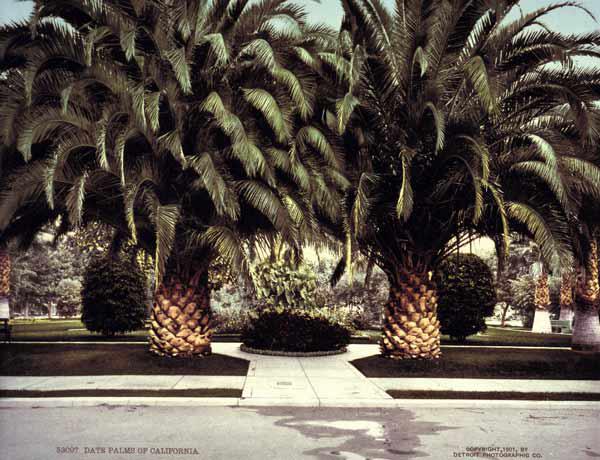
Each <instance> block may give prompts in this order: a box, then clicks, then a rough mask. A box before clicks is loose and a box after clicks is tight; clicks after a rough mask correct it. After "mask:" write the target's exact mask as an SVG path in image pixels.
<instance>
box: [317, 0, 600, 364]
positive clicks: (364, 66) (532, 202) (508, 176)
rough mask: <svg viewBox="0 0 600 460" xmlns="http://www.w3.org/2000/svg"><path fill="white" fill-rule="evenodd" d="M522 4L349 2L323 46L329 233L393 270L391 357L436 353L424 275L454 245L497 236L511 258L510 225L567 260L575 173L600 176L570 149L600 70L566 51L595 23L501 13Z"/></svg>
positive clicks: (589, 135) (583, 42) (432, 295)
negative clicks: (332, 40) (339, 148)
mask: <svg viewBox="0 0 600 460" xmlns="http://www.w3.org/2000/svg"><path fill="white" fill-rule="evenodd" d="M517 3H518V2H517V0H505V1H497V2H489V1H485V0H480V1H479V0H475V1H466V0H465V1H460V0H459V1H452V2H451V1H447V0H431V1H421V0H411V1H406V0H397V1H396V7H395V10H394V11H393V12H389V11H388V10H387V9H386V8H385V7H384V6H383V4H382V3H381V2H380V1H379V0H343V5H344V10H345V19H344V21H343V25H342V31H341V33H340V38H339V42H340V45H339V47H338V49H337V50H336V52H335V53H323V55H322V59H323V60H324V61H325V63H326V72H325V75H328V74H329V75H330V76H333V77H334V78H333V77H332V84H331V85H330V88H331V93H330V99H331V104H330V112H331V114H332V115H333V114H335V115H336V116H330V117H329V118H330V120H331V121H330V125H331V126H332V127H335V128H337V129H338V131H339V133H340V134H341V135H342V136H343V139H344V142H345V147H346V151H347V152H348V154H347V157H348V158H347V162H348V165H349V166H348V167H347V169H348V176H349V178H350V181H351V184H352V186H351V188H350V189H349V192H348V193H347V196H346V206H345V213H346V218H345V221H344V225H343V226H341V227H338V228H337V229H336V230H337V232H338V234H340V235H343V237H344V238H345V240H346V242H347V246H353V247H354V248H356V247H357V248H358V249H359V250H360V251H361V252H362V253H364V254H365V255H366V256H367V257H369V258H373V259H374V260H375V261H376V262H377V264H378V265H379V266H380V267H381V268H382V269H383V270H384V271H385V272H386V274H387V276H388V278H389V281H390V286H391V287H390V297H389V301H388V303H387V305H386V306H385V308H384V317H385V324H384V330H383V336H382V340H381V351H382V353H383V354H384V355H385V356H388V357H390V358H395V359H404V358H437V357H438V356H439V355H440V346H439V344H440V339H439V338H440V331H439V321H438V320H437V311H436V310H437V299H436V289H435V286H434V285H433V283H432V281H431V275H432V271H433V270H435V268H436V267H437V265H438V264H439V263H440V261H441V260H443V259H444V258H445V257H447V256H448V255H449V254H451V253H452V252H453V251H454V250H455V248H458V247H459V246H461V245H463V244H465V243H466V242H468V241H470V240H471V239H473V238H475V237H478V236H481V235H490V236H492V237H494V239H495V240H496V241H499V243H500V244H499V248H500V252H501V254H500V256H501V257H504V256H505V254H506V252H507V249H508V234H509V230H510V229H512V230H515V231H517V232H519V233H523V234H526V235H528V236H530V237H532V238H533V239H534V240H535V241H536V242H537V243H538V245H539V246H540V248H541V252H542V256H543V258H544V261H545V262H546V263H547V264H548V266H549V267H551V268H553V269H555V270H556V269H558V268H559V267H560V266H561V264H564V265H565V266H569V265H570V260H572V254H571V253H572V251H571V247H570V240H569V231H568V224H567V222H568V216H569V214H568V213H569V211H570V208H569V206H570V205H572V203H571V202H570V197H569V196H568V194H567V193H566V192H565V190H567V189H568V186H569V181H570V178H571V177H572V176H573V174H571V173H572V172H573V171H576V172H577V174H576V175H575V176H573V177H577V178H578V179H579V180H580V182H581V183H582V184H585V187H587V188H588V189H590V188H595V190H596V191H597V189H598V187H597V186H595V185H593V182H594V180H595V177H597V176H596V175H597V172H598V171H597V169H595V168H594V167H592V166H591V165H589V164H588V163H586V162H584V161H583V160H580V159H579V158H578V157H577V156H576V152H577V151H576V150H571V148H572V146H573V143H574V139H577V140H581V139H582V138H583V139H586V140H587V141H588V142H595V141H597V138H598V133H599V132H598V127H597V120H598V118H596V115H594V108H593V101H594V100H596V99H597V96H598V86H597V82H598V72H597V70H596V71H593V70H588V69H580V68H578V67H577V66H576V65H574V64H573V63H572V62H573V58H574V57H577V56H580V55H598V53H599V49H598V45H599V43H600V33H594V34H589V35H585V36H565V35H563V34H560V33H557V32H554V31H551V30H549V29H547V28H543V30H539V28H537V27H534V26H535V25H536V24H539V23H540V21H541V20H542V19H543V16H544V15H545V14H547V13H549V12H550V11H554V10H556V9H558V8H560V7H565V6H574V4H573V3H572V2H565V3H562V4H558V5H555V6H552V7H546V8H542V9H540V10H538V11H535V12H533V13H530V14H528V15H521V17H520V18H519V19H517V20H515V21H512V22H511V21H508V20H506V18H507V16H508V15H509V14H510V13H511V11H513V10H514V9H515V8H516V5H517ZM557 62H558V63H565V64H566V65H565V66H563V67H561V68H559V70H554V69H553V68H552V67H548V64H550V63H557ZM573 125H574V128H571V127H572V126H573ZM565 126H568V128H569V130H567V131H564V132H563V131H561V130H562V128H563V127H565ZM567 154H568V155H567ZM563 155H564V156H565V158H564V160H563ZM573 181H574V179H573ZM590 184H592V185H590ZM348 254H351V251H348ZM349 258H350V257H349V256H347V257H346V263H348V259H349ZM342 264H343V262H340V267H341V266H343V265H342ZM338 274H339V273H338Z"/></svg>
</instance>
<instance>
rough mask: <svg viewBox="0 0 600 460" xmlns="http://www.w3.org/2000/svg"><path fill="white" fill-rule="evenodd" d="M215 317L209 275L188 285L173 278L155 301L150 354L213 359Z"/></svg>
mask: <svg viewBox="0 0 600 460" xmlns="http://www.w3.org/2000/svg"><path fill="white" fill-rule="evenodd" d="M211 316H212V314H211V311H210V290H209V287H208V278H207V276H206V274H203V276H202V277H200V276H199V275H196V276H194V277H193V278H192V279H191V280H187V282H185V281H183V280H181V279H180V278H177V277H172V278H169V279H168V280H166V281H165V282H164V283H163V284H161V285H160V287H159V289H158V290H157V292H156V294H155V297H154V307H153V309H152V313H151V328H150V350H151V351H152V352H154V353H156V354H158V355H161V356H173V357H174V356H179V357H193V356H201V355H209V354H210V353H211V347H210V340H211V336H212V333H213V330H212V321H211Z"/></svg>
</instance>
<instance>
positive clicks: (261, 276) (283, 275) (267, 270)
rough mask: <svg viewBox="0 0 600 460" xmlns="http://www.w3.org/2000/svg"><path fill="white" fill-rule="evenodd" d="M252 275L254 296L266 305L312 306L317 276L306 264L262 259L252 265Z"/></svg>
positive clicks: (314, 302) (291, 307)
mask: <svg viewBox="0 0 600 460" xmlns="http://www.w3.org/2000/svg"><path fill="white" fill-rule="evenodd" d="M252 278H253V280H254V285H255V288H256V295H257V297H258V299H259V300H260V301H261V303H262V304H263V305H264V306H266V307H283V308H288V309H294V308H295V309H304V308H314V307H316V298H315V295H316V291H317V277H316V276H315V274H314V272H313V271H312V270H311V269H310V268H309V267H308V266H305V265H301V266H299V267H295V266H294V265H293V264H291V263H290V262H289V261H285V260H281V261H277V262H270V261H265V262H261V263H260V264H258V265H257V266H256V267H254V270H253V273H252Z"/></svg>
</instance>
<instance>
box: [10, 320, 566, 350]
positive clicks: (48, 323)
mask: <svg viewBox="0 0 600 460" xmlns="http://www.w3.org/2000/svg"><path fill="white" fill-rule="evenodd" d="M11 324H12V339H13V341H15V342H18V341H30V340H31V341H43V342H52V341H66V342H68V341H81V342H86V341H90V342H91V341H94V342H96V341H99V342H101V341H107V342H108V341H114V340H117V341H123V342H129V341H131V342H139V341H144V340H146V337H147V331H146V330H145V329H141V330H139V331H134V332H131V333H128V334H123V335H117V336H114V337H104V336H102V335H100V334H93V333H91V332H89V331H87V330H86V329H85V326H84V325H83V323H82V322H81V321H79V320H78V319H68V320H63V319H57V320H48V319H36V320H13V321H11ZM357 335H359V336H360V337H361V338H360V339H355V340H353V342H355V343H377V341H378V340H379V338H380V336H381V331H379V330H366V331H359V332H358V333H357ZM214 340H215V341H216V342H225V341H234V342H235V341H239V336H238V335H237V334H217V335H216V336H215V337H214ZM442 344H444V345H453V344H455V342H452V341H451V340H450V339H449V337H447V336H443V337H442ZM462 345H490V346H492V345H504V346H511V345H512V346H523V347H528V346H544V347H570V346H571V336H570V335H564V334H533V333H531V332H529V331H527V330H511V329H504V328H498V327H490V328H488V330H487V331H486V332H485V333H483V334H482V335H474V336H471V337H469V338H468V339H467V341H466V342H465V343H464V344H462Z"/></svg>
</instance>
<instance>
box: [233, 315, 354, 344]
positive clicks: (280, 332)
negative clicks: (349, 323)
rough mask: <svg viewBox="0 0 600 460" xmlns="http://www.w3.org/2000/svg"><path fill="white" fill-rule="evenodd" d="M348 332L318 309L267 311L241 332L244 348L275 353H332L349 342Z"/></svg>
mask: <svg viewBox="0 0 600 460" xmlns="http://www.w3.org/2000/svg"><path fill="white" fill-rule="evenodd" d="M350 335H351V331H350V329H349V328H348V327H346V326H344V325H343V324H340V323H338V322H336V321H335V320H332V319H330V318H328V317H327V316H326V315H325V314H323V313H322V312H320V311H318V310H287V309H282V308H277V309H275V308H267V309H265V310H263V311H262V312H260V313H258V314H257V315H256V317H255V318H254V320H253V321H252V322H251V323H250V324H249V325H248V327H247V328H246V329H245V330H244V331H243V332H242V342H244V344H245V345H246V346H249V347H252V348H258V349H263V350H274V351H296V352H313V351H333V350H339V349H342V348H344V347H346V346H347V345H348V344H349V343H350Z"/></svg>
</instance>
